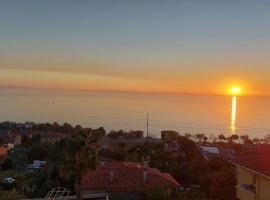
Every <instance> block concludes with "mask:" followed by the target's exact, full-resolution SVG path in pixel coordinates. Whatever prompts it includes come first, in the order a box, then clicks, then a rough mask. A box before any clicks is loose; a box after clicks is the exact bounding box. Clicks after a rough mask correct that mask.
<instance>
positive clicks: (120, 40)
mask: <svg viewBox="0 0 270 200" xmlns="http://www.w3.org/2000/svg"><path fill="white" fill-rule="evenodd" d="M269 10H270V2H267V1H250V0H226V1H225V0H224V1H216V0H212V1H209V0H205V1H201V0H197V1H195V0H178V1H174V0H168V1H165V0H164V1H160V0H134V1H131V0H88V1H87V0H77V1H74V0H47V1H43V0H24V1H21V0H3V1H1V2H0V86H17V87H34V88H49V89H74V90H117V91H118V90H124V91H140V92H162V93H163V92H165V93H200V94H225V93H226V91H227V88H228V87H231V86H232V85H238V86H240V87H242V90H243V93H244V94H251V95H252V94H260V95H270V79H269V77H270V65H269V64H270V59H269V58H270V55H269V54H270V53H269V52H270V12H269Z"/></svg>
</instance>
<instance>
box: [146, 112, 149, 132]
mask: <svg viewBox="0 0 270 200" xmlns="http://www.w3.org/2000/svg"><path fill="white" fill-rule="evenodd" d="M146 128H147V129H146V134H147V137H148V136H149V135H148V134H149V113H147V118H146Z"/></svg>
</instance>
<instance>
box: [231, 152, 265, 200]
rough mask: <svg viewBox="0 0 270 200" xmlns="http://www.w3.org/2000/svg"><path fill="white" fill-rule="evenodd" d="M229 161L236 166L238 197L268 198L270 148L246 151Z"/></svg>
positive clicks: (249, 199) (250, 199) (247, 198)
mask: <svg viewBox="0 0 270 200" xmlns="http://www.w3.org/2000/svg"><path fill="white" fill-rule="evenodd" d="M229 162H231V163H233V164H234V165H235V166H236V171H237V180H238V186H237V197H238V198H239V199H241V200H269V199H270V190H269V188H270V148H258V149H256V150H252V151H246V152H244V153H242V154H240V155H237V156H236V157H234V158H232V159H230V161H229Z"/></svg>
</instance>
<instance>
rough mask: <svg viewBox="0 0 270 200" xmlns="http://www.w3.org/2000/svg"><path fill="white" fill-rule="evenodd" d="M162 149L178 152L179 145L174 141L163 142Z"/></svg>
mask: <svg viewBox="0 0 270 200" xmlns="http://www.w3.org/2000/svg"><path fill="white" fill-rule="evenodd" d="M164 151H165V152H170V153H177V152H179V145H178V143H176V142H168V143H164Z"/></svg>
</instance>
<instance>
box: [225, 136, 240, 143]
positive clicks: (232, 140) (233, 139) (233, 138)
mask: <svg viewBox="0 0 270 200" xmlns="http://www.w3.org/2000/svg"><path fill="white" fill-rule="evenodd" d="M227 139H228V141H229V142H230V143H233V142H234V141H237V140H239V135H231V136H230V137H228V138H227Z"/></svg>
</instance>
